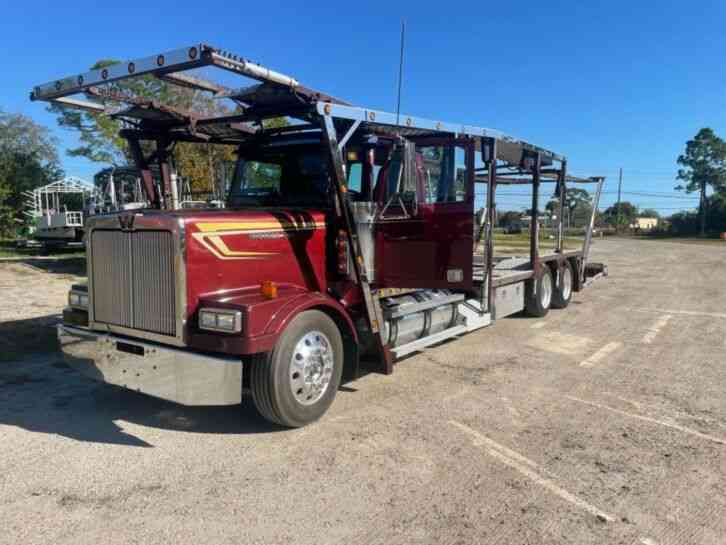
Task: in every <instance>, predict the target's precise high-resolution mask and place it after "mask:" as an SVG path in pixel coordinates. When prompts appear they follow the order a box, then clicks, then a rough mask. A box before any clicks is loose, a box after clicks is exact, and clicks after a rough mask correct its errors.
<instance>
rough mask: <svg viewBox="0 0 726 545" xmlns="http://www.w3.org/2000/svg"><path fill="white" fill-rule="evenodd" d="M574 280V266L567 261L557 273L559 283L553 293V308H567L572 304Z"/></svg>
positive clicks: (556, 283)
mask: <svg viewBox="0 0 726 545" xmlns="http://www.w3.org/2000/svg"><path fill="white" fill-rule="evenodd" d="M573 280H574V275H573V273H572V265H571V264H570V262H569V261H565V262H564V264H563V265H562V267H561V268H560V269H559V270H558V271H557V282H555V289H554V291H553V292H552V308H566V307H567V305H569V304H570V301H571V300H572V286H573Z"/></svg>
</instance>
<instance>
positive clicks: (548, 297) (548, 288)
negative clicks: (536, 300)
mask: <svg viewBox="0 0 726 545" xmlns="http://www.w3.org/2000/svg"><path fill="white" fill-rule="evenodd" d="M540 285H541V286H542V294H541V297H540V302H541V303H542V308H550V302H551V301H552V276H551V275H549V274H547V273H545V274H543V275H542V282H541V283H540Z"/></svg>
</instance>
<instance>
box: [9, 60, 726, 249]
mask: <svg viewBox="0 0 726 545" xmlns="http://www.w3.org/2000/svg"><path fill="white" fill-rule="evenodd" d="M117 62H119V61H116V60H101V61H99V62H97V63H96V64H95V65H94V66H92V67H91V69H93V70H96V69H101V68H104V67H107V66H110V65H112V64H115V63H117ZM111 85H112V87H113V89H112V91H113V92H114V93H115V94H122V95H124V94H125V95H134V96H137V97H142V98H148V99H150V100H151V99H153V100H156V101H158V102H160V103H163V104H167V105H170V106H173V107H177V108H180V109H183V110H190V111H194V112H197V113H201V114H202V115H210V116H213V115H222V114H226V113H233V111H232V110H230V109H229V107H227V106H225V104H224V103H222V102H221V101H218V100H215V99H212V98H210V97H208V96H206V95H204V94H203V93H201V92H199V91H196V90H193V89H187V88H180V87H178V86H175V85H170V84H168V83H167V82H164V81H162V80H159V79H156V78H153V77H141V78H137V79H136V80H132V81H125V82H120V83H114V84H111ZM98 100H100V101H101V102H104V101H105V100H106V99H104V98H100V99H98ZM48 110H49V111H50V112H52V113H53V114H55V115H56V119H57V123H58V125H59V126H60V127H62V128H65V129H70V130H72V131H74V132H75V133H76V134H77V135H78V140H79V145H78V146H76V147H74V148H71V149H68V150H66V153H67V154H68V155H69V156H71V157H82V158H85V159H87V160H88V161H91V162H93V163H97V164H98V165H99V171H101V170H103V169H108V168H109V167H124V166H130V165H132V164H133V162H132V158H131V154H130V150H129V149H128V146H127V143H126V141H125V140H124V139H123V138H121V137H120V136H119V130H120V129H122V128H123V123H124V122H123V121H121V120H119V119H116V118H113V117H111V116H108V115H105V114H101V113H98V112H90V111H78V110H73V109H69V108H64V107H63V106H60V105H57V104H53V105H50V106H49V107H48ZM283 123H284V120H279V122H277V123H276V124H283ZM172 158H173V161H174V166H175V168H176V170H177V172H178V174H179V175H180V176H181V177H182V178H183V179H185V181H187V182H188V186H189V187H190V188H191V189H192V191H193V192H195V193H196V192H199V193H205V192H206V193H211V192H212V191H214V189H215V188H217V187H218V184H219V181H220V180H219V177H220V173H224V172H228V171H229V168H228V167H229V165H230V163H231V161H233V160H234V148H233V147H232V146H220V145H211V144H192V143H185V142H179V143H177V145H176V146H175V147H174V150H173V156H172ZM677 164H678V165H679V167H680V168H679V171H678V175H677V180H678V182H679V185H677V186H676V189H677V190H680V191H684V192H686V193H697V194H698V195H699V209H698V212H679V213H676V214H673V215H671V216H670V217H669V218H667V220H668V225H669V228H670V229H671V231H672V232H673V233H675V234H684V235H691V234H696V233H701V234H706V233H708V232H721V231H726V142H724V140H722V139H721V138H720V137H719V136H718V135H716V133H715V132H714V131H713V130H712V129H710V128H704V129H701V130H700V131H699V132H698V133H697V134H696V136H695V137H694V138H693V139H692V140H688V141H687V142H686V145H685V150H684V152H683V154H681V155H680V156H679V157H678V158H677ZM64 174H65V173H64V171H63V168H62V166H61V161H60V159H59V153H58V141H57V139H56V138H55V137H54V136H53V135H52V132H51V131H50V129H49V128H47V127H44V126H41V125H39V124H37V123H35V122H34V121H33V120H32V119H30V118H28V117H27V116H24V115H21V114H11V113H6V112H3V111H2V110H1V109H0V236H3V237H8V236H12V235H13V234H14V233H16V232H17V231H18V230H19V228H20V227H21V226H22V224H23V221H24V216H23V213H22V212H23V206H24V197H23V192H24V191H27V190H32V189H34V188H36V187H39V186H42V185H45V184H48V183H50V182H52V181H55V180H58V179H59V178H61V177H62V176H63V175H64ZM97 179H98V180H103V179H104V178H103V176H98V177H97ZM557 209H558V203H557V202H556V201H555V200H552V201H550V202H548V203H547V204H546V206H545V213H548V214H549V215H550V216H551V215H554V214H555V213H556V210H557ZM591 211H592V195H590V193H588V192H587V191H586V190H584V189H580V188H572V189H569V190H568V192H567V199H566V202H565V211H564V212H565V213H564V215H565V218H563V219H564V220H565V221H566V223H567V224H569V225H571V226H583V225H584V224H585V223H586V222H587V221H588V220H589V217H590V214H591ZM498 216H499V224H500V225H502V226H504V225H505V224H506V223H507V222H509V221H512V220H513V219H514V218H520V217H521V216H522V212H515V211H504V210H501V211H500V213H499V215H498ZM636 217H658V213H657V211H655V210H652V209H645V210H638V208H637V207H636V206H635V205H634V204H632V203H630V202H627V201H625V202H621V203H619V205H613V206H610V207H608V208H606V209H605V210H604V211H602V212H601V213H600V214H599V222H600V223H601V224H605V225H611V226H613V227H622V226H627V225H630V224H632V222H633V221H634V220H635V218H636Z"/></svg>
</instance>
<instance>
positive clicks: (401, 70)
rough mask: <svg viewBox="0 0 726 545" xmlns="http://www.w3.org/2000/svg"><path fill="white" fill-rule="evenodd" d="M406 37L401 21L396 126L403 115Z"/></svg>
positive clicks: (402, 20) (404, 25)
mask: <svg viewBox="0 0 726 545" xmlns="http://www.w3.org/2000/svg"><path fill="white" fill-rule="evenodd" d="M405 37H406V21H405V20H404V19H401V55H400V58H399V63H398V100H397V102H396V125H398V118H399V115H400V114H401V84H402V83H403V44H404V39H405Z"/></svg>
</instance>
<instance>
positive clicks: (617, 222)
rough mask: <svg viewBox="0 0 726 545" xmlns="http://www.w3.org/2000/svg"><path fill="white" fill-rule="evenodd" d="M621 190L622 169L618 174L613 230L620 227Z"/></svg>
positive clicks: (621, 168)
mask: <svg viewBox="0 0 726 545" xmlns="http://www.w3.org/2000/svg"><path fill="white" fill-rule="evenodd" d="M622 189H623V167H620V173H619V174H618V204H617V205H616V206H615V229H617V228H618V227H619V226H620V192H621V191H622Z"/></svg>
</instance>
